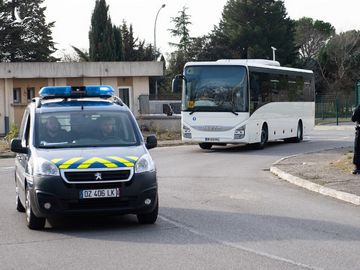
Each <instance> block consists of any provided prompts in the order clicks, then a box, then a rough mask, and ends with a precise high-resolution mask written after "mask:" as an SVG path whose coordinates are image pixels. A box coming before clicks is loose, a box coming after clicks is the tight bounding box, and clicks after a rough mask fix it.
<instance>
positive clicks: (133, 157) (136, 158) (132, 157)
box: [127, 156, 139, 161]
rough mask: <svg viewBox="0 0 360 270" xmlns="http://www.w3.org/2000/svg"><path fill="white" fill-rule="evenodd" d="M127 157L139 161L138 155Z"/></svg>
mask: <svg viewBox="0 0 360 270" xmlns="http://www.w3.org/2000/svg"><path fill="white" fill-rule="evenodd" d="M127 158H129V159H132V160H133V161H138V159H139V158H138V157H135V156H127Z"/></svg>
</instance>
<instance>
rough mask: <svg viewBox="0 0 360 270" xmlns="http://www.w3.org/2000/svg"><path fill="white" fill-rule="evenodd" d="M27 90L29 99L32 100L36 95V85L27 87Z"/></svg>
mask: <svg viewBox="0 0 360 270" xmlns="http://www.w3.org/2000/svg"><path fill="white" fill-rule="evenodd" d="M26 92H27V100H28V101H31V100H32V99H33V98H34V97H35V88H34V87H28V88H27V89H26Z"/></svg>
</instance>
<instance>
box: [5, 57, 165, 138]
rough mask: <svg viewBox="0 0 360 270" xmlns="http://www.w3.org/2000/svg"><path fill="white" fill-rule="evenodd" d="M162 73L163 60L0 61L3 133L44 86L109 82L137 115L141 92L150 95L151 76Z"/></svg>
mask: <svg viewBox="0 0 360 270" xmlns="http://www.w3.org/2000/svg"><path fill="white" fill-rule="evenodd" d="M162 75H163V63H162V62H81V63H0V135H4V134H6V133H7V132H8V131H9V128H10V126H11V124H13V123H15V124H16V125H17V126H19V125H20V122H21V118H22V114H23V111H24V109H25V107H26V105H27V104H28V102H29V101H31V99H32V98H33V97H35V96H37V95H38V92H39V90H40V88H41V87H43V86H61V85H71V86H83V85H110V86H112V87H113V88H114V89H115V91H116V95H118V96H119V97H121V98H122V99H123V101H124V102H125V103H126V104H128V106H129V107H130V109H131V110H132V112H133V113H134V114H135V115H136V116H137V115H138V114H139V100H138V98H139V96H140V95H149V77H152V76H162Z"/></svg>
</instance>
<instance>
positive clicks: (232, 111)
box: [230, 109, 239, 115]
mask: <svg viewBox="0 0 360 270" xmlns="http://www.w3.org/2000/svg"><path fill="white" fill-rule="evenodd" d="M230 112H231V113H233V114H235V115H239V114H238V113H237V112H235V111H234V109H232V110H231V111H230Z"/></svg>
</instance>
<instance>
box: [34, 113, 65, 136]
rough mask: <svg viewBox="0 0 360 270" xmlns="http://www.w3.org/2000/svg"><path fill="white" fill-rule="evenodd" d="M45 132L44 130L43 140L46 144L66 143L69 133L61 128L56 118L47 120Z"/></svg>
mask: <svg viewBox="0 0 360 270" xmlns="http://www.w3.org/2000/svg"><path fill="white" fill-rule="evenodd" d="M44 129H45V130H42V131H41V132H42V140H43V141H45V142H65V141H67V139H68V133H67V131H66V130H64V129H62V128H61V125H60V122H59V120H58V119H57V118H56V117H55V116H50V117H49V118H47V119H46V124H45V128H44Z"/></svg>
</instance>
